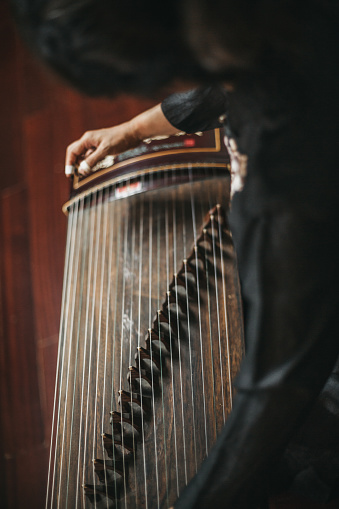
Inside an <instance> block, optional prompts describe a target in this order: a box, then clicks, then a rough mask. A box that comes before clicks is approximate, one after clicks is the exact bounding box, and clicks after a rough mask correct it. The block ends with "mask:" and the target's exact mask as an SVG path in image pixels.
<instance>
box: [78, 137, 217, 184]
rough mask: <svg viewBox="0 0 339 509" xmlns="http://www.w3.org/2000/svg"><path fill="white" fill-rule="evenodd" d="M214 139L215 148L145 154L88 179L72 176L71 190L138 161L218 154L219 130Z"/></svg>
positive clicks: (94, 174)
mask: <svg viewBox="0 0 339 509" xmlns="http://www.w3.org/2000/svg"><path fill="white" fill-rule="evenodd" d="M214 138H215V147H213V148H203V147H201V148H187V147H186V148H185V150H181V149H180V150H179V149H178V150H164V151H163V152H154V153H153V154H146V155H143V156H138V157H133V158H131V159H127V160H126V161H121V163H117V164H114V165H113V166H110V167H109V168H106V169H104V170H101V171H100V172H96V173H93V174H92V175H90V176H89V177H87V178H85V179H83V180H79V177H78V175H75V176H74V180H73V189H74V190H76V189H79V188H80V187H82V186H84V185H85V184H86V185H87V184H88V183H89V182H91V181H92V180H95V179H96V178H97V177H98V176H99V175H100V176H102V175H105V174H106V173H108V172H111V171H112V168H114V170H118V169H119V168H123V167H124V166H127V165H130V164H133V163H137V162H139V161H144V160H145V159H153V158H155V157H161V156H166V155H177V154H190V153H192V152H200V153H206V152H212V153H213V152H214V153H215V152H220V146H221V142H220V129H214Z"/></svg>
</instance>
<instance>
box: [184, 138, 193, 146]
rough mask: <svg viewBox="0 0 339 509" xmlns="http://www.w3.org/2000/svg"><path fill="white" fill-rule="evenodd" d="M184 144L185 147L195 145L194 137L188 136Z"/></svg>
mask: <svg viewBox="0 0 339 509" xmlns="http://www.w3.org/2000/svg"><path fill="white" fill-rule="evenodd" d="M184 146H185V147H194V146H195V140H194V139H193V138H187V139H186V140H184Z"/></svg>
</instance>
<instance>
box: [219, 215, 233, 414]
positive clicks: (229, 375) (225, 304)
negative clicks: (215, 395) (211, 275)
mask: <svg viewBox="0 0 339 509" xmlns="http://www.w3.org/2000/svg"><path fill="white" fill-rule="evenodd" d="M219 239H220V254H221V275H222V291H223V300H224V313H225V333H226V351H227V368H228V371H227V374H228V386H229V397H230V405H231V408H232V407H233V396H232V377H231V359H230V342H229V327H228V315H227V300H226V295H227V294H226V274H225V263H224V247H223V236H222V230H221V224H220V221H219ZM225 420H226V418H225Z"/></svg>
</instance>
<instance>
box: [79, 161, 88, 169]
mask: <svg viewBox="0 0 339 509" xmlns="http://www.w3.org/2000/svg"><path fill="white" fill-rule="evenodd" d="M79 170H82V171H90V170H91V167H90V166H89V164H88V163H87V162H86V161H81V163H80V166H79Z"/></svg>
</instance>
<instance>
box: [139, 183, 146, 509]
mask: <svg viewBox="0 0 339 509" xmlns="http://www.w3.org/2000/svg"><path fill="white" fill-rule="evenodd" d="M142 187H144V181H143V180H142ZM140 202H141V203H140V222H139V288H138V292H139V302H138V348H140V336H141V281H142V246H143V235H144V195H143V194H142V195H141V197H140ZM138 364H139V377H140V378H139V384H140V404H141V408H143V407H144V406H143V405H144V403H143V389H142V378H141V359H140V355H138ZM141 436H142V452H143V466H144V486H145V507H146V509H147V507H148V498H147V468H146V451H145V429H144V415H143V411H141Z"/></svg>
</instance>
